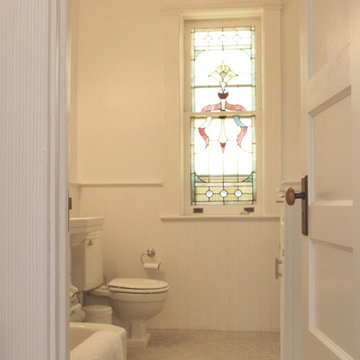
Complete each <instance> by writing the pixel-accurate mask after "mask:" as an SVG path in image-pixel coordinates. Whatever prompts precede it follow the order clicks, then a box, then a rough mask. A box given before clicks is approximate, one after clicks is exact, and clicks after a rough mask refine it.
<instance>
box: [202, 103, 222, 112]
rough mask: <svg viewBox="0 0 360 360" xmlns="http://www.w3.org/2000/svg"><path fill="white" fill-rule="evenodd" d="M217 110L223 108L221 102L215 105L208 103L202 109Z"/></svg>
mask: <svg viewBox="0 0 360 360" xmlns="http://www.w3.org/2000/svg"><path fill="white" fill-rule="evenodd" d="M216 110H221V103H218V104H214V105H207V106H205V107H203V108H202V109H201V111H202V112H205V111H216Z"/></svg>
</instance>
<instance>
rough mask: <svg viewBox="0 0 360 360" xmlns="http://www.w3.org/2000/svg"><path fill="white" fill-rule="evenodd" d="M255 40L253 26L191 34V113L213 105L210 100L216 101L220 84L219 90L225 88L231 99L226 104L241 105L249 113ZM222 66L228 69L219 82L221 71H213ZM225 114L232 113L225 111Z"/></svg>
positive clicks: (253, 72) (253, 74) (200, 30)
mask: <svg viewBox="0 0 360 360" xmlns="http://www.w3.org/2000/svg"><path fill="white" fill-rule="evenodd" d="M254 39H255V36H254V29H253V28H252V27H240V28H225V29H224V28H222V29H194V30H193V31H192V59H191V61H192V110H193V111H194V112H197V111H201V109H202V108H203V107H204V106H205V104H209V103H213V102H212V101H215V102H218V98H217V94H218V91H219V85H220V87H221V88H222V90H225V87H226V90H227V91H228V92H229V96H230V97H229V99H227V100H226V101H227V102H229V103H231V101H232V102H233V103H235V104H241V105H243V106H244V108H245V109H246V110H248V111H252V110H255V65H254V64H255V40H254ZM221 66H223V67H228V68H229V69H231V70H230V71H226V73H225V76H224V78H223V79H221V71H218V73H217V72H216V69H219V68H220V67H221ZM222 80H223V81H222ZM230 90H231V91H230ZM205 94H206V95H205ZM206 98H207V101H206V100H205V99H206ZM214 104H215V103H214ZM244 104H245V105H246V106H245V105H244ZM212 111H217V110H212ZM227 111H231V110H230V109H227Z"/></svg>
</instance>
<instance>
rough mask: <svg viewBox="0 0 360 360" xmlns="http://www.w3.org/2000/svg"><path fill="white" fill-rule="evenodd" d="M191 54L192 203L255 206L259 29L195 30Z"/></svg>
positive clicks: (192, 36)
mask: <svg viewBox="0 0 360 360" xmlns="http://www.w3.org/2000/svg"><path fill="white" fill-rule="evenodd" d="M191 50H192V51H191V100H192V101H191V108H192V112H191V114H192V115H191V141H190V147H191V149H190V150H191V151H190V152H191V155H190V156H191V164H190V166H191V174H190V177H191V179H190V181H191V204H192V205H206V204H209V205H233V204H253V203H254V202H255V200H256V138H255V119H256V112H255V110H256V103H255V99H256V97H255V95H256V94H255V89H256V83H255V29H254V28H253V27H251V26H249V27H238V28H236V27H231V28H227V27H226V28H219V29H216V28H212V29H204V28H200V29H192V31H191Z"/></svg>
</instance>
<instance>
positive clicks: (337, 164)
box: [309, 96, 352, 202]
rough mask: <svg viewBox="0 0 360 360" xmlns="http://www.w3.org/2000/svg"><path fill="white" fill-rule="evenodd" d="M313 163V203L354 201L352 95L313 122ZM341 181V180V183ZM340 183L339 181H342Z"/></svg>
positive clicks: (316, 117)
mask: <svg viewBox="0 0 360 360" xmlns="http://www.w3.org/2000/svg"><path fill="white" fill-rule="evenodd" d="M309 127H310V129H309V130H310V131H311V132H312V136H311V137H312V144H310V146H311V147H312V148H311V151H310V153H311V154H312V161H313V177H314V179H313V185H314V189H313V191H314V199H313V201H314V202H316V201H319V200H320V201H332V200H336V201H339V200H341V201H343V200H350V199H351V198H352V186H351V183H352V179H351V161H344V159H351V150H352V148H351V140H349V139H351V121H350V96H346V97H345V98H343V99H341V100H340V101H338V102H336V103H335V104H334V105H332V106H329V107H328V108H326V109H325V110H323V111H321V112H320V113H318V114H317V115H316V116H314V117H312V118H311V120H310V124H309ZM340 179H341V180H340ZM339 180H340V181H339Z"/></svg>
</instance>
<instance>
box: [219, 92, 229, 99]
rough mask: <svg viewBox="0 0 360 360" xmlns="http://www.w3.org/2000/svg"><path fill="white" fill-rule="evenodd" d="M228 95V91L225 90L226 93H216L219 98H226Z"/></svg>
mask: <svg viewBox="0 0 360 360" xmlns="http://www.w3.org/2000/svg"><path fill="white" fill-rule="evenodd" d="M228 96H229V93H228V92H226V93H222V92H219V93H218V97H219V98H220V99H222V100H223V99H226V98H227V97H228Z"/></svg>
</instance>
